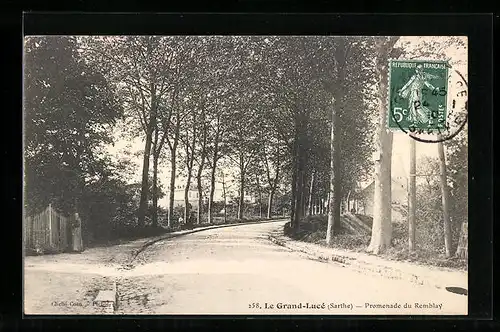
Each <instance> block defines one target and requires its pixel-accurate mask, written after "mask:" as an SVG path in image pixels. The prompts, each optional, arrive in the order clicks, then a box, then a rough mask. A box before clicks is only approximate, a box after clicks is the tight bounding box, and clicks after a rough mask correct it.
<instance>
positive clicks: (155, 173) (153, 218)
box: [151, 127, 160, 227]
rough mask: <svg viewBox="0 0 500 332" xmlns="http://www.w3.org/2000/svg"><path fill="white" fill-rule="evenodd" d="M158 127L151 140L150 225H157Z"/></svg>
mask: <svg viewBox="0 0 500 332" xmlns="http://www.w3.org/2000/svg"><path fill="white" fill-rule="evenodd" d="M158 152H159V151H158V127H156V129H155V133H154V140H153V188H152V193H151V196H152V199H153V211H152V216H151V221H152V226H153V227H157V226H158V190H157V189H158V158H159V156H160V155H159V153H158Z"/></svg>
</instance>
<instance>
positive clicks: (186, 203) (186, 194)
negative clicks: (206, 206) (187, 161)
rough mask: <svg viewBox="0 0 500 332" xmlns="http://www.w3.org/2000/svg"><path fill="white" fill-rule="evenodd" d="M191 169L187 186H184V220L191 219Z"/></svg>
mask: <svg viewBox="0 0 500 332" xmlns="http://www.w3.org/2000/svg"><path fill="white" fill-rule="evenodd" d="M191 177H192V175H191V169H188V174H187V179H186V187H185V188H184V221H185V222H187V221H188V220H189V219H188V218H189V213H190V212H191V211H190V207H189V205H190V203H189V193H190V192H191Z"/></svg>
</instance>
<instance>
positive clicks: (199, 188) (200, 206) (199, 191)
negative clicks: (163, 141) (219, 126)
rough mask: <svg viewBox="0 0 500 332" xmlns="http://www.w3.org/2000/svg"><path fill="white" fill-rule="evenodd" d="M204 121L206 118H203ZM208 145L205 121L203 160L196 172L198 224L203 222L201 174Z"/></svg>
mask: <svg viewBox="0 0 500 332" xmlns="http://www.w3.org/2000/svg"><path fill="white" fill-rule="evenodd" d="M203 114H204V113H203ZM203 121H205V120H204V119H203ZM206 145H207V127H206V123H205V122H203V140H202V146H201V156H200V159H201V160H200V165H199V167H198V172H197V174H196V182H197V185H198V216H197V223H198V224H201V217H202V215H203V189H202V183H201V176H202V174H203V168H204V167H205V160H206Z"/></svg>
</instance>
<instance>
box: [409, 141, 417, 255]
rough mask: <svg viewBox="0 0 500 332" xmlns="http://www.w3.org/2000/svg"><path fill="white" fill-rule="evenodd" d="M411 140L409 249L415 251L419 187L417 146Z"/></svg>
mask: <svg viewBox="0 0 500 332" xmlns="http://www.w3.org/2000/svg"><path fill="white" fill-rule="evenodd" d="M409 140H410V174H409V175H410V178H409V185H408V249H409V250H410V251H413V250H415V205H416V197H417V187H416V183H415V178H416V174H415V169H416V157H417V156H416V154H417V153H416V151H417V149H416V145H415V140H414V139H413V138H412V137H409Z"/></svg>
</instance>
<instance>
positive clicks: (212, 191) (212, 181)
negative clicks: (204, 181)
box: [208, 132, 219, 223]
mask: <svg viewBox="0 0 500 332" xmlns="http://www.w3.org/2000/svg"><path fill="white" fill-rule="evenodd" d="M214 144H215V146H214V153H213V157H212V165H211V166H212V170H211V174H210V196H209V199H208V222H209V223H212V221H213V215H212V213H213V211H212V210H213V204H214V195H215V171H216V170H217V161H218V159H219V155H218V154H219V132H217V134H216V137H215V143H214Z"/></svg>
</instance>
